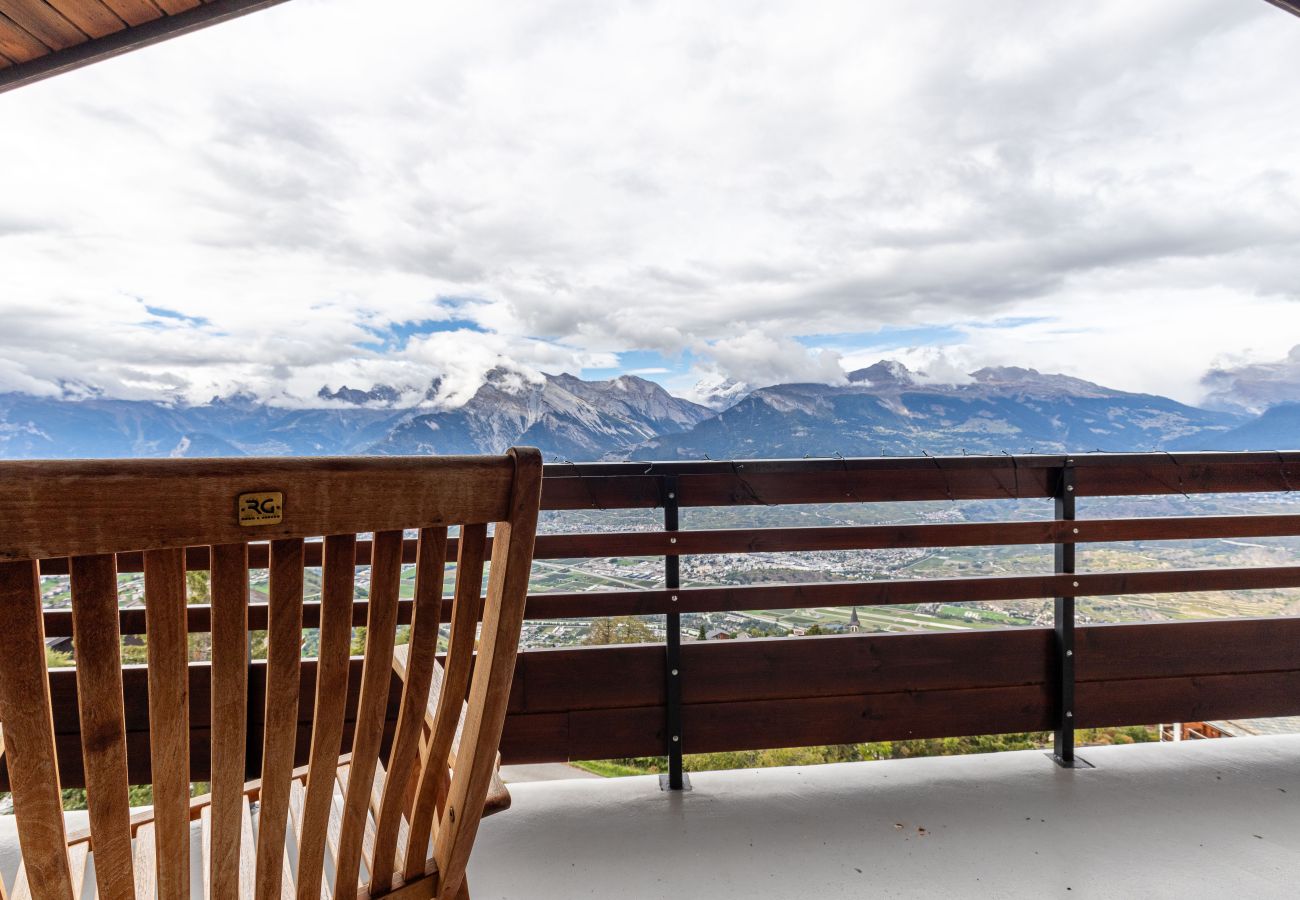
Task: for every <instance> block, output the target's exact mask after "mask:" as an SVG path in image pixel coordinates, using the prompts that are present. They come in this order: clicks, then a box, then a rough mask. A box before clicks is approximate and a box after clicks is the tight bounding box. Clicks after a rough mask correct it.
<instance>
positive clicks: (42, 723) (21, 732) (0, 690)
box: [0, 560, 72, 900]
mask: <svg viewBox="0 0 1300 900" xmlns="http://www.w3.org/2000/svg"><path fill="white" fill-rule="evenodd" d="M0 610H4V651H3V652H0V721H3V722H4V729H5V732H4V741H5V762H6V764H7V765H8V768H9V786H10V791H11V793H12V797H13V805H14V818H15V820H16V822H17V825H18V843H19V846H20V848H21V849H22V854H23V861H24V863H25V868H26V870H27V879H28V881H29V882H30V884H31V886H32V889H33V891H34V892H35V894H36V896H38V897H41V898H55V900H71V898H72V877H71V873H70V872H69V871H68V854H67V849H66V848H67V845H68V844H67V833H66V832H65V830H64V827H63V802H62V799H61V796H60V793H59V770H58V764H57V761H56V758H55V754H54V722H53V720H52V719H51V716H50V683H49V678H48V677H47V675H46V670H45V623H44V622H43V620H42V618H41V586H40V576H39V575H38V573H37V570H36V561H35V560H25V561H21V562H6V563H0ZM15 893H16V892H15Z"/></svg>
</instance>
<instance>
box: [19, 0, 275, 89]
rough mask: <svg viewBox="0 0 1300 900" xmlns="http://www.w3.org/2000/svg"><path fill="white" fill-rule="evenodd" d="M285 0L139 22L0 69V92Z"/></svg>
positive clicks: (217, 6)
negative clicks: (140, 23) (139, 23)
mask: <svg viewBox="0 0 1300 900" xmlns="http://www.w3.org/2000/svg"><path fill="white" fill-rule="evenodd" d="M284 2H285V0H211V2H208V3H204V4H201V5H199V6H196V7H194V8H193V9H189V10H186V11H185V12H182V13H177V14H176V15H172V16H162V17H160V18H157V19H154V20H153V21H151V22H145V23H144V24H142V25H136V26H133V27H129V28H124V29H122V30H121V31H115V32H113V33H112V34H107V35H104V36H103V37H100V38H93V39H91V40H89V41H86V42H85V43H83V44H77V45H76V46H74V47H68V48H67V49H66V50H58V51H55V52H54V53H49V54H47V55H45V56H41V57H37V58H36V59H33V60H30V61H29V62H24V63H17V64H15V65H13V66H10V67H9V68H7V69H0V93H4V92H5V91H10V90H13V89H14V88H17V87H22V86H23V85H27V84H32V83H34V82H37V81H41V80H43V79H46V78H51V77H53V76H55V75H60V74H62V73H64V72H69V71H71V70H73V69H79V68H81V67H82V66H87V65H90V64H91V63H95V62H99V61H100V60H104V59H111V58H112V57H114V56H121V55H122V54H123V53H129V52H130V51H132V50H138V49H140V48H141V47H148V46H149V45H151V44H157V43H159V42H160V41H165V40H167V39H168V38H173V37H178V36H180V35H182V34H189V33H190V32H192V31H198V30H199V29H200V28H207V27H208V26H209V25H217V24H219V23H221V22H226V21H228V20H230V19H235V18H238V17H239V16H244V15H247V14H248V13H252V12H257V11H258V10H261V9H266V8H267V7H270V6H276V5H277V4H280V3H284Z"/></svg>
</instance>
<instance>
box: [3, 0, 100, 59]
mask: <svg viewBox="0 0 1300 900" xmlns="http://www.w3.org/2000/svg"><path fill="white" fill-rule="evenodd" d="M0 13H2V14H4V15H5V16H7V17H8V18H9V19H10V20H11V21H13V22H14V23H15V24H17V25H19V26H21V27H22V28H23V29H24V30H25V31H26V32H27V33H28V34H30V35H32V36H33V37H35V38H36V39H37V40H39V41H40V42H41V43H42V44H44V45H45V46H47V47H49V48H51V49H53V50H62V49H64V48H66V47H72V46H74V45H76V44H80V43H81V42H82V41H85V40H86V37H87V36H86V35H85V34H84V33H83V32H82V31H81V29H80V28H78V27H77V26H75V25H73V24H72V23H71V22H69V21H68V20H67V19H66V18H64V17H63V16H62V15H60V14H59V12H58V11H57V10H55V9H54V8H53V7H52V6H49V5H47V4H46V3H43V2H39V0H37V2H32V0H0Z"/></svg>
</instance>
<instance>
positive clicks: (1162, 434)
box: [0, 361, 1300, 460]
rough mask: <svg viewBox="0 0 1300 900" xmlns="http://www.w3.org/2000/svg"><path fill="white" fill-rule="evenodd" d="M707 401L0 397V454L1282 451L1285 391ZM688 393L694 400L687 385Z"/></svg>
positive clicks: (563, 392)
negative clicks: (1214, 403)
mask: <svg viewBox="0 0 1300 900" xmlns="http://www.w3.org/2000/svg"><path fill="white" fill-rule="evenodd" d="M714 387H715V390H713V391H711V392H708V399H709V400H710V404H711V405H710V406H704V405H700V404H697V403H693V402H691V401H688V400H684V399H682V398H680V397H675V396H673V395H671V394H670V393H668V392H667V391H666V390H665V389H664V388H663V387H661V386H659V385H658V384H655V383H653V382H650V381H647V380H645V379H642V378H638V377H636V376H631V375H624V376H621V377H618V378H614V379H610V380H605V381H586V380H583V379H581V378H577V377H574V376H573V375H568V374H561V375H545V376H541V377H540V378H539V377H537V376H531V377H529V376H526V375H524V374H522V373H520V372H516V371H512V370H510V369H505V368H499V369H495V370H493V371H491V372H489V373H488V375H487V376H486V378H485V380H484V382H483V384H482V385H481V386H480V388H479V389H478V391H477V392H476V393H475V394H474V395H473V397H472V398H471V399H470V400H469V401H468V402H467V403H464V404H463V405H460V406H457V407H454V408H448V407H445V406H442V405H439V403H438V392H439V388H440V385H439V383H438V382H436V381H435V382H434V383H433V384H432V385H430V387H429V390H428V393H427V394H426V402H425V403H424V404H422V405H419V406H415V407H402V406H401V405H400V398H401V397H402V396H404V395H403V394H402V393H401V392H399V391H397V390H395V389H393V388H391V387H388V386H386V385H375V386H372V387H371V388H369V389H365V390H363V389H359V388H349V387H347V386H343V387H340V388H337V389H333V388H329V387H322V388H321V390H320V393H319V394H318V399H319V401H320V404H321V405H320V406H318V407H316V408H307V409H302V408H286V407H281V406H275V405H270V404H267V403H264V402H261V401H259V400H258V399H257V398H255V397H253V396H251V395H248V394H235V395H232V396H228V397H219V398H213V399H212V400H211V401H210V402H208V403H205V404H184V403H170V404H169V403H161V402H155V401H147V400H121V399H112V398H108V397H102V396H93V395H92V396H89V397H87V396H84V395H79V396H76V397H72V396H68V397H37V396H31V395H27V394H20V393H6V394H0V457H8V458H42V457H88V458H111V457H126V456H192V457H197V456H240V455H297V456H301V455H326V454H432V453H439V454H446V453H488V452H500V451H501V450H503V449H504V448H506V447H508V446H510V445H512V444H526V445H532V446H537V447H540V448H541V449H542V450H543V452H544V453H545V454H546V456H547V457H548V458H559V459H570V460H593V459H700V458H704V457H709V458H712V459H727V458H742V457H748V458H763V457H767V458H772V457H801V456H833V455H835V454H840V455H843V456H875V455H891V456H893V455H919V454H921V453H923V452H924V453H931V454H952V453H1001V452H1009V453H1029V452H1040V453H1052V452H1064V451H1071V452H1085V451H1091V450H1105V451H1140V450H1272V449H1280V448H1288V447H1290V448H1294V447H1296V446H1300V403H1297V402H1282V403H1278V404H1276V405H1273V406H1270V407H1268V408H1266V409H1264V410H1263V412H1262V413H1259V414H1255V413H1253V412H1245V411H1242V410H1240V409H1222V408H1220V409H1202V408H1199V407H1195V406H1189V405H1186V404H1183V403H1179V402H1177V401H1174V400H1171V399H1169V398H1167V397H1160V396H1157V395H1153V394H1136V393H1128V392H1125V391H1118V390H1113V389H1111V388H1107V387H1103V386H1101V385H1098V384H1094V383H1092V382H1089V381H1084V380H1081V379H1078V378H1072V377H1069V376H1065V375H1052V374H1043V373H1040V372H1038V371H1035V370H1033V369H1024V368H1016V367H1001V368H985V369H980V370H978V371H976V372H972V373H971V374H970V376H969V378H968V380H966V381H965V382H964V383H961V384H940V383H934V382H931V381H929V380H927V379H926V378H924V376H922V375H920V374H918V373H915V372H911V371H909V370H908V369H907V368H905V367H904V366H902V365H901V364H899V363H896V362H889V361H882V362H879V363H877V364H875V365H873V366H869V367H867V368H865V369H859V370H857V371H854V372H851V373H849V374H848V375H847V377H846V379H845V381H844V382H843V383H840V384H819V383H808V384H778V385H771V386H767V387H760V388H758V389H754V390H750V389H748V388H747V387H745V386H743V385H738V384H736V383H734V382H733V383H727V384H720V385H716V386H714ZM702 396H703V394H702Z"/></svg>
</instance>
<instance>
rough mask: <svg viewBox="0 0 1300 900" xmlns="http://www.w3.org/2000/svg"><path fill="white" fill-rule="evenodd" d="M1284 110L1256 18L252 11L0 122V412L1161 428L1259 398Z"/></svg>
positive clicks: (1255, 8)
mask: <svg viewBox="0 0 1300 900" xmlns="http://www.w3.org/2000/svg"><path fill="white" fill-rule="evenodd" d="M377 9H379V10H382V12H381V14H379V15H375V14H374V13H375V11H376V10H377ZM1297 83H1300V19H1295V18H1294V17H1291V16H1288V15H1287V14H1285V13H1283V12H1281V11H1279V10H1277V9H1275V8H1273V7H1271V6H1269V5H1267V4H1266V3H1264V2H1263V0H1144V2H1142V3H1133V2H1131V0H1120V2H1098V3H1088V4H1068V5H1067V4H1056V3H1052V4H1047V3H1041V2H980V3H970V2H969V0H948V2H938V0H927V2H926V3H923V4H919V3H905V2H902V0H897V2H884V0H878V2H872V3H863V2H860V0H856V2H842V3H839V2H830V0H816V2H804V3H795V2H734V3H725V4H723V3H713V4H702V3H698V2H685V0H683V2H658V0H636V2H610V0H593V2H587V0H569V2H539V3H523V2H517V3H514V2H512V3H507V2H499V0H476V2H472V3H471V2H452V0H439V2H436V3H429V2H425V0H383V2H382V3H376V2H365V0H293V2H290V3H287V4H284V5H282V6H280V7H277V8H275V9H272V10H270V11H268V12H263V13H258V14H255V15H252V16H249V17H247V18H245V19H242V20H240V21H237V22H234V23H230V24H226V25H223V26H219V27H216V28H213V29H210V30H207V31H205V32H202V33H199V34H196V35H192V36H188V37H184V38H180V39H177V40H174V41H171V42H168V43H165V44H162V45H159V46H157V47H154V48H151V49H148V50H144V51H141V52H137V53H134V54H131V55H129V56H126V57H123V58H120V59H116V60H113V61H110V62H107V63H103V64H100V65H96V66H93V67H90V68H87V69H83V70H81V71H79V72H76V73H73V74H69V75H65V76H62V77H59V78H56V79H53V80H51V81H47V82H43V83H40V84H37V85H33V86H30V87H27V88H23V89H20V90H17V91H13V92H10V93H7V94H3V95H0V322H2V323H3V327H2V328H0V390H3V389H8V390H23V391H29V392H36V393H50V392H58V391H60V390H78V389H80V387H82V386H91V387H95V388H98V389H102V390H104V391H106V392H107V393H109V394H112V395H116V396H126V397H159V398H165V397H184V398H188V399H190V400H204V399H206V398H208V397H210V396H212V395H214V394H224V393H228V392H230V391H233V390H238V389H244V390H252V391H254V392H256V393H258V394H259V395H261V396H263V397H264V398H267V399H271V400H273V401H275V402H282V403H296V402H302V400H303V398H311V397H313V396H314V395H315V393H316V391H317V389H318V388H320V387H321V386H322V385H326V384H328V385H332V386H338V385H340V384H343V383H346V384H349V385H351V386H353V387H369V386H370V385H372V384H375V383H388V384H394V385H398V386H411V387H413V388H418V389H419V390H421V391H422V390H423V386H425V385H427V384H428V382H429V380H430V379H431V378H432V377H434V376H435V375H443V376H445V377H446V379H447V384H448V385H449V388H450V394H449V397H450V398H451V399H453V400H454V399H455V398H456V397H464V396H467V395H468V393H469V392H472V390H473V389H474V388H475V387H476V386H477V384H478V383H479V379H480V378H481V376H482V373H483V372H484V371H486V370H487V369H488V368H490V367H491V366H494V365H497V364H501V363H503V362H504V363H508V364H512V365H515V366H519V367H523V368H524V369H525V370H527V371H533V372H536V371H546V372H559V371H570V372H574V373H575V374H582V375H584V376H585V377H608V376H610V375H612V374H615V373H618V372H636V373H639V374H645V375H647V376H648V377H653V378H655V379H657V380H659V381H661V382H662V383H664V384H666V385H668V386H669V387H670V388H672V389H674V390H676V391H678V392H686V391H688V390H689V388H690V387H691V386H692V385H693V384H694V383H695V382H696V381H698V380H699V379H701V378H721V377H734V378H737V379H741V380H744V381H747V382H750V383H754V384H762V383H772V382H776V381H788V380H834V379H836V378H839V377H842V373H843V371H844V370H846V369H851V368H854V367H857V366H860V365H865V364H868V363H870V362H874V361H875V360H876V359H879V358H881V357H891V358H897V359H902V360H904V361H906V362H907V363H908V364H910V365H913V366H919V367H921V368H924V369H925V370H926V371H928V372H929V373H930V374H931V376H932V377H935V378H944V379H952V378H959V377H961V374H962V373H964V372H967V371H970V370H971V369H973V368H976V367H978V366H982V365H990V364H993V365H999V364H1016V365H1026V366H1033V367H1036V368H1039V369H1042V370H1044V371H1059V372H1065V373H1069V374H1072V375H1078V376H1082V377H1085V378H1089V379H1093V380H1096V381H1101V382H1104V383H1106V384H1109V385H1111V386H1114V387H1119V388H1124V389H1129V390H1144V391H1154V392H1159V393H1165V394H1169V395H1172V396H1175V397H1177V398H1179V399H1182V400H1186V401H1197V400H1199V399H1200V398H1202V397H1203V396H1204V394H1205V392H1206V391H1207V390H1210V389H1211V388H1212V387H1213V386H1212V385H1206V384H1203V383H1202V378H1203V376H1204V375H1205V373H1206V372H1207V370H1209V369H1211V368H1218V369H1220V370H1223V369H1232V368H1234V367H1252V366H1253V367H1256V368H1258V367H1260V366H1265V367H1268V366H1275V367H1276V366H1286V365H1293V366H1296V367H1300V356H1296V357H1294V358H1290V357H1288V351H1289V350H1290V348H1291V347H1292V346H1293V345H1295V344H1298V343H1300V99H1298V98H1297V95H1296V94H1295V92H1294V90H1292V87H1293V86H1294V85H1296V84H1297ZM1288 359H1290V360H1291V362H1285V361H1286V360H1288ZM1252 371H1253V370H1252Z"/></svg>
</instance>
